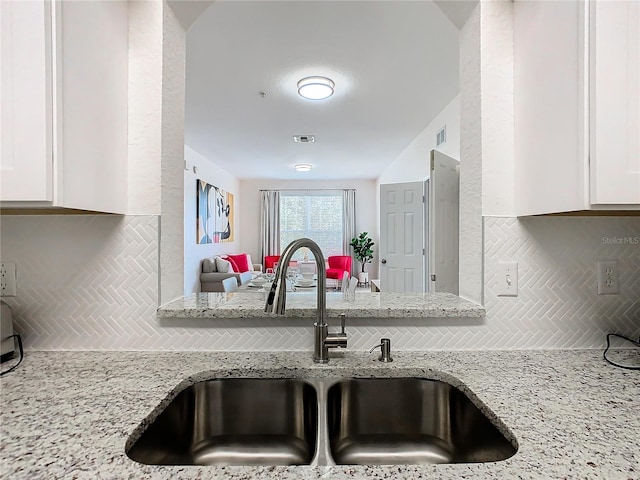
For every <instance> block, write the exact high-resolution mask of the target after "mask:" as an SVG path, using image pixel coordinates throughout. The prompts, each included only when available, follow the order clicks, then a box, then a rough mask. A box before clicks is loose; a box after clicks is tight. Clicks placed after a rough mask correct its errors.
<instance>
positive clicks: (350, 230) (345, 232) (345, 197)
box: [342, 189, 357, 270]
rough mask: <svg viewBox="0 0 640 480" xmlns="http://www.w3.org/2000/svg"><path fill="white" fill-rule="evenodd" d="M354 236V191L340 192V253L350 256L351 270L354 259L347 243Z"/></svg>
mask: <svg viewBox="0 0 640 480" xmlns="http://www.w3.org/2000/svg"><path fill="white" fill-rule="evenodd" d="M356 235H357V232H356V191H355V190H353V189H351V190H344V191H343V192H342V251H343V252H344V254H345V255H351V258H352V260H351V269H352V270H353V266H354V265H355V264H356V259H355V257H354V256H353V249H352V248H351V246H350V245H349V243H351V239H352V238H353V237H355V236H356Z"/></svg>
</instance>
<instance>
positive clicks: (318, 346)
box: [264, 238, 347, 363]
mask: <svg viewBox="0 0 640 480" xmlns="http://www.w3.org/2000/svg"><path fill="white" fill-rule="evenodd" d="M302 247H307V248H309V250H311V253H313V257H314V258H315V261H316V266H317V270H318V279H317V294H318V306H317V313H316V322H315V323H314V324H313V330H314V342H313V345H314V346H313V361H314V362H316V363H327V362H328V361H329V348H336V347H342V348H346V346H347V334H346V333H345V331H344V328H345V316H344V314H342V315H340V320H341V325H342V331H341V332H340V333H331V334H330V333H329V326H328V325H327V288H326V285H327V279H326V267H325V264H324V256H323V255H322V251H321V250H320V247H319V246H318V244H317V243H316V242H314V241H313V240H311V239H309V238H300V239H298V240H294V241H293V242H291V243H290V244H289V245H287V246H286V248H285V249H284V251H283V252H282V255H281V256H280V261H279V262H278V269H277V270H276V275H275V279H274V280H273V283H272V284H271V290H270V291H269V295H268V296H267V303H266V304H265V307H264V311H265V312H268V313H271V312H273V313H275V314H276V315H284V312H285V305H286V301H287V282H286V277H285V275H286V271H287V267H288V266H289V262H290V261H291V257H292V256H293V254H294V253H295V252H296V250H298V249H299V248H302Z"/></svg>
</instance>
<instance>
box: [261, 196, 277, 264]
mask: <svg viewBox="0 0 640 480" xmlns="http://www.w3.org/2000/svg"><path fill="white" fill-rule="evenodd" d="M260 193H261V202H260V239H261V244H262V245H261V248H262V253H261V255H262V258H261V259H260V262H261V263H262V262H264V257H266V256H267V255H280V192H279V191H277V190H262V191H261V192H260Z"/></svg>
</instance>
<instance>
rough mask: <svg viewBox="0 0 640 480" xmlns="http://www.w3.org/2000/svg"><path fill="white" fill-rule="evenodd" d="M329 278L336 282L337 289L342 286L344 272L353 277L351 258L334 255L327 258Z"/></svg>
mask: <svg viewBox="0 0 640 480" xmlns="http://www.w3.org/2000/svg"><path fill="white" fill-rule="evenodd" d="M327 262H328V264H329V268H327V278H333V279H335V280H336V288H338V287H339V286H340V283H341V282H342V277H343V276H344V272H347V273H348V274H349V276H351V257H350V256H349V255H333V256H331V257H328V258H327Z"/></svg>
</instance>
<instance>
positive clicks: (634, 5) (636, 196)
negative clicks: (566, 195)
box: [589, 1, 640, 204]
mask: <svg viewBox="0 0 640 480" xmlns="http://www.w3.org/2000/svg"><path fill="white" fill-rule="evenodd" d="M589 30H590V45H589V47H590V55H589V56H590V64H591V69H590V70H591V71H590V81H591V83H590V85H591V88H590V90H591V92H590V93H591V106H590V110H591V128H590V146H591V148H590V154H591V203H592V204H640V60H639V59H640V2H638V1H594V2H591V5H590V22H589Z"/></svg>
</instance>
